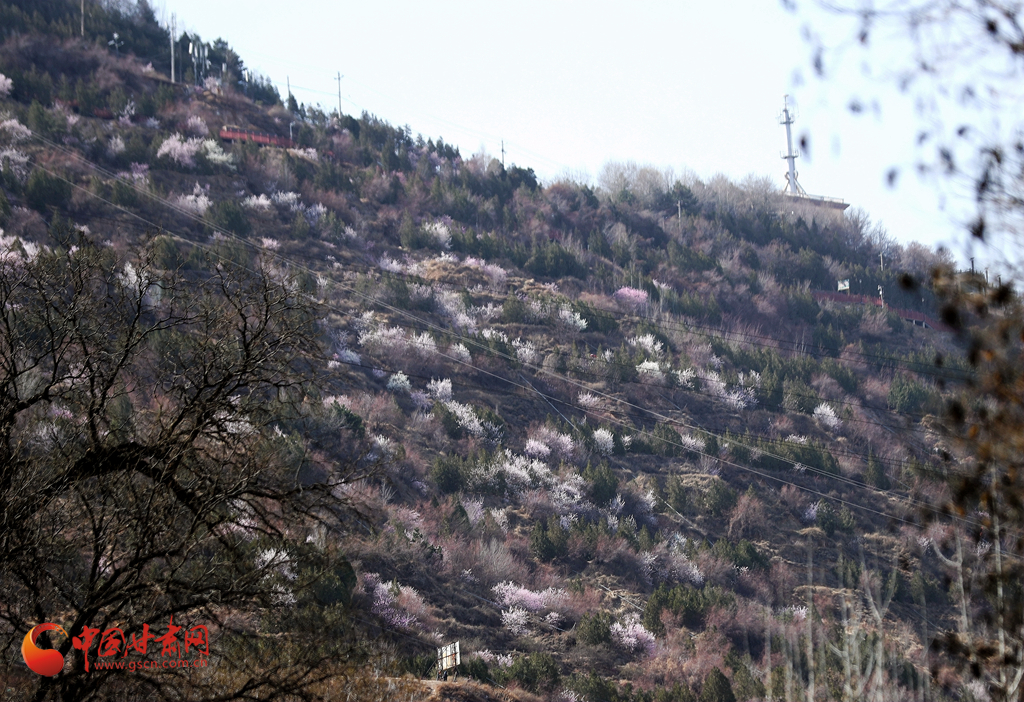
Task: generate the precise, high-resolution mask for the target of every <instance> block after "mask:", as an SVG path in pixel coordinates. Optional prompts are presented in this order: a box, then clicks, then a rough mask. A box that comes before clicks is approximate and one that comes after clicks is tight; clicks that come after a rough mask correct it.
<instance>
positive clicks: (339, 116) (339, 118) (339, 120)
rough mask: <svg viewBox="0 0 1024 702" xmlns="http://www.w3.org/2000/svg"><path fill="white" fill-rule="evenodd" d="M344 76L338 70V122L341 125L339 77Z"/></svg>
mask: <svg viewBox="0 0 1024 702" xmlns="http://www.w3.org/2000/svg"><path fill="white" fill-rule="evenodd" d="M342 78H344V76H342V75H341V71H338V124H339V126H340V125H341V79H342Z"/></svg>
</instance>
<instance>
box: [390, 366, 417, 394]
mask: <svg viewBox="0 0 1024 702" xmlns="http://www.w3.org/2000/svg"><path fill="white" fill-rule="evenodd" d="M411 389H412V383H410V382H409V376H407V375H406V374H405V373H403V372H402V371H398V372H397V373H395V374H394V375H392V376H391V377H390V378H388V390H390V391H391V392H401V393H407V392H409V391H410V390H411Z"/></svg>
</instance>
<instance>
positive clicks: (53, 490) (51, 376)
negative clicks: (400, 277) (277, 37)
mask: <svg viewBox="0 0 1024 702" xmlns="http://www.w3.org/2000/svg"><path fill="white" fill-rule="evenodd" d="M0 309H2V313H0V315H2V316H0V631H2V636H3V642H4V648H3V650H4V655H3V660H2V666H3V668H4V670H3V672H2V673H0V675H3V676H4V678H5V685H6V687H7V688H8V689H9V690H10V689H14V690H16V691H17V692H18V696H19V697H20V698H22V699H33V698H34V699H39V700H42V699H63V700H91V699H111V698H118V699H127V698H130V697H133V698H134V697H137V698H140V699H141V698H149V699H171V698H175V699H224V700H228V699H255V698H257V697H258V698H261V699H269V698H274V699H282V698H284V699H288V698H305V697H307V696H309V695H311V694H312V693H311V692H310V690H311V689H312V688H313V687H315V686H316V685H318V684H326V683H325V681H327V680H329V679H330V678H331V677H332V676H334V675H336V674H338V673H339V672H342V673H343V672H345V670H346V669H345V665H344V663H339V662H338V661H344V660H345V659H346V657H347V655H346V656H343V655H342V654H350V653H352V651H351V650H350V648H351V643H350V641H351V639H352V637H346V636H345V631H346V617H345V614H344V608H345V606H346V604H347V602H348V599H349V596H350V594H351V590H352V587H353V586H354V582H355V578H354V573H353V571H352V568H351V566H349V564H348V563H347V561H346V560H345V559H344V557H343V556H342V555H341V554H340V553H338V552H337V550H336V548H335V547H334V546H333V545H332V542H333V539H332V535H335V534H337V533H338V531H339V530H341V529H343V528H344V525H345V522H346V520H349V519H351V517H352V515H353V509H354V508H355V505H354V504H353V503H352V502H351V501H350V500H349V499H348V497H347V495H348V494H350V491H349V490H348V488H349V486H350V484H351V483H352V482H353V481H354V480H357V479H359V478H361V477H362V476H364V475H365V474H366V473H367V471H368V464H367V463H366V462H365V461H364V460H363V459H362V458H361V455H360V453H359V451H358V447H357V443H356V441H355V439H353V438H352V437H351V436H349V435H348V434H347V433H346V430H345V429H344V423H343V419H344V418H342V417H340V415H337V416H336V415H335V413H334V412H332V411H331V410H330V409H325V408H324V407H323V403H322V401H319V400H316V399H315V397H316V391H317V387H316V384H315V383H314V381H315V379H316V378H317V370H318V367H319V362H320V354H319V352H318V349H319V348H320V340H319V329H318V323H317V316H316V314H315V312H316V309H315V305H314V303H312V302H311V301H310V300H308V299H307V298H306V297H305V296H304V295H303V294H301V293H300V292H298V289H297V286H294V285H292V284H291V282H290V280H289V279H287V277H285V276H283V275H280V274H279V272H278V273H272V272H271V271H270V270H269V269H258V270H256V271H255V272H253V271H247V270H238V269H232V268H229V267H227V266H225V265H221V264H217V265H212V266H211V267H210V270H209V271H204V272H196V271H193V272H192V273H191V274H190V276H189V277H187V278H186V277H184V276H183V275H182V274H180V273H178V272H173V271H163V270H159V269H158V268H157V267H156V266H155V265H154V264H153V262H152V261H151V260H150V259H149V258H148V256H147V255H146V254H145V253H143V254H141V255H140V256H137V257H134V258H132V259H129V258H123V257H120V256H118V255H116V254H115V253H114V252H113V250H112V249H110V248H103V247H97V246H94V245H92V244H91V243H90V242H88V241H86V240H85V239H83V238H80V237H76V236H72V235H70V234H69V235H68V239H67V240H66V241H62V242H57V243H56V244H55V245H54V246H53V247H52V248H45V247H37V246H34V245H24V244H20V243H18V242H16V241H14V242H13V243H12V240H11V239H5V240H4V242H3V249H2V250H0ZM172 618H173V624H172V623H171V621H172ZM42 622H53V623H56V624H59V625H61V626H62V627H63V628H64V629H65V631H66V632H67V634H68V637H67V638H65V637H63V636H54V637H53V638H51V639H50V641H49V645H51V646H52V647H54V648H57V649H58V650H59V651H60V653H61V654H62V655H63V656H64V659H65V663H64V667H63V670H62V671H61V672H59V673H58V674H57V675H56V676H54V677H46V676H40V675H37V674H36V673H33V672H30V671H29V670H28V669H27V668H26V667H25V666H24V664H23V663H22V657H21V653H20V645H21V642H22V639H23V637H24V636H25V634H26V633H27V632H29V631H30V630H31V629H32V627H33V626H35V625H37V624H40V623H42ZM177 626H180V627H181V629H180V630H176V629H174V628H173V627H177ZM147 627H148V637H147V631H146V629H147ZM197 627H200V628H197ZM201 627H206V635H207V636H206V637H205V638H206V639H207V642H208V648H207V650H208V654H206V653H203V651H202V649H203V648H204V646H203V644H204V643H205V642H204V641H202V639H203V638H204V637H203V636H202V631H203V630H202V629H201ZM111 629H120V630H121V631H122V632H123V638H124V639H125V640H124V641H121V640H120V639H118V636H117V634H116V633H115V634H110V635H109V636H108V635H107V632H108V630H111ZM90 632H93V634H92V636H91V637H90V636H89V633H90ZM190 632H191V634H190ZM167 633H170V634H174V633H176V634H177V635H176V636H175V637H174V638H176V639H177V642H176V643H175V644H174V645H175V646H176V648H171V649H170V650H168V645H169V644H170V643H171V642H170V639H169V638H165V639H163V640H161V639H160V638H157V637H164V636H165V634H167ZM51 634H52V632H50V633H47V634H44V635H43V637H42V639H41V640H40V646H42V647H43V648H46V647H47V644H46V642H45V641H46V638H47V637H48V636H50V635H51ZM186 636H192V637H193V638H192V640H191V646H188V647H186V646H185V643H186ZM90 638H91V640H90ZM133 639H134V640H135V641H136V642H137V643H138V644H139V645H138V647H132V646H131V642H132V640H133ZM147 640H148V651H147V652H146V654H143V653H142V651H141V648H142V647H143V643H144V642H146V641H147ZM112 642H113V643H112ZM115 644H120V645H115ZM112 646H113V649H114V650H113V651H111V647H112ZM186 648H187V650H186ZM126 650H127V654H126V653H125V651H126ZM104 653H106V654H108V655H104ZM171 654H176V655H171ZM179 657H180V658H182V659H188V660H200V661H203V662H204V664H205V665H204V666H203V667H200V668H192V669H181V668H165V667H162V666H161V667H158V668H155V669H142V670H135V671H132V672H130V671H129V670H107V669H103V668H101V667H100V664H107V663H110V662H116V661H123V662H125V663H131V662H136V663H139V662H141V661H146V660H149V661H157V664H158V665H160V663H161V662H162V661H167V660H174V659H177V658H179Z"/></svg>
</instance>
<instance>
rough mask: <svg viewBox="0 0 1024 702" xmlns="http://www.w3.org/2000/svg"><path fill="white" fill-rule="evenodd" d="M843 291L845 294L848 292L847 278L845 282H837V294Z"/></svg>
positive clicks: (848, 282)
mask: <svg viewBox="0 0 1024 702" xmlns="http://www.w3.org/2000/svg"><path fill="white" fill-rule="evenodd" d="M844 290H845V291H846V292H850V279H849V278H847V279H846V280H840V281H839V292H843V291H844Z"/></svg>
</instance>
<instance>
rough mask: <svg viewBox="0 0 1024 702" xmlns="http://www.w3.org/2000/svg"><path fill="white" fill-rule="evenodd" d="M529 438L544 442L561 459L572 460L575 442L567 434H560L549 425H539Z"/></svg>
mask: <svg viewBox="0 0 1024 702" xmlns="http://www.w3.org/2000/svg"><path fill="white" fill-rule="evenodd" d="M531 438H534V439H536V440H537V441H539V442H541V443H542V444H545V445H547V446H548V448H550V449H551V450H552V451H553V452H554V453H555V454H556V455H557V456H558V457H559V458H561V459H562V460H563V461H568V460H572V458H573V457H574V455H575V453H576V443H575V442H574V441H573V440H572V437H571V436H569V435H568V434H560V433H559V432H557V431H555V430H554V429H552V428H550V427H546V426H545V427H540V428H539V429H537V431H535V432H534V433H533V436H532V437H531Z"/></svg>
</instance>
